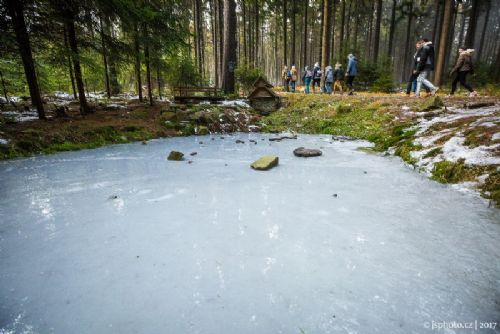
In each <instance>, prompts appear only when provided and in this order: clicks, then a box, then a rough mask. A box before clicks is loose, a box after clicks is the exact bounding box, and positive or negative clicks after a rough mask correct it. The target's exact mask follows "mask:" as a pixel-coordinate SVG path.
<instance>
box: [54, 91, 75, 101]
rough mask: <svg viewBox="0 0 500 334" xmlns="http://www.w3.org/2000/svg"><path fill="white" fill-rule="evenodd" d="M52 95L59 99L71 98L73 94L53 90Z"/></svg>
mask: <svg viewBox="0 0 500 334" xmlns="http://www.w3.org/2000/svg"><path fill="white" fill-rule="evenodd" d="M54 96H55V97H57V98H58V99H61V100H72V99H73V96H72V95H70V94H68V93H65V92H55V93H54Z"/></svg>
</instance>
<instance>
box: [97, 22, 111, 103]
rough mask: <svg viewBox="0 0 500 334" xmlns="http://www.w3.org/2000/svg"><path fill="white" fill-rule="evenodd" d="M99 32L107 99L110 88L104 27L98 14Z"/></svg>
mask: <svg viewBox="0 0 500 334" xmlns="http://www.w3.org/2000/svg"><path fill="white" fill-rule="evenodd" d="M99 28H100V29H99V33H100V35H101V48H102V61H103V63H104V82H105V83H106V94H107V95H108V99H109V98H111V89H110V88H109V75H108V60H107V59H106V43H105V42H104V27H103V24H102V19H101V17H100V16H99Z"/></svg>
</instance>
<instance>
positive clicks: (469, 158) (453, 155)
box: [443, 136, 500, 165]
mask: <svg viewBox="0 0 500 334" xmlns="http://www.w3.org/2000/svg"><path fill="white" fill-rule="evenodd" d="M464 141H465V138H464V137H459V136H456V137H452V138H451V139H450V140H448V141H447V142H446V143H445V144H444V145H443V156H444V158H445V159H446V160H449V161H457V160H459V159H465V162H466V163H468V164H475V165H492V164H500V157H498V156H493V155H492V152H491V151H492V150H494V149H496V148H499V147H500V144H495V145H491V146H478V147H474V148H468V147H465V146H464V145H463V143H464Z"/></svg>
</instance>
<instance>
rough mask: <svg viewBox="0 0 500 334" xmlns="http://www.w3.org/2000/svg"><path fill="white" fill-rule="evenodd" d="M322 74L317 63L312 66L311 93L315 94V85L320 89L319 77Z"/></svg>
mask: <svg viewBox="0 0 500 334" xmlns="http://www.w3.org/2000/svg"><path fill="white" fill-rule="evenodd" d="M322 75H323V73H322V72H321V68H320V67H319V63H316V64H314V68H313V76H312V82H313V93H316V85H317V86H318V88H320V89H321V87H320V86H321V76H322Z"/></svg>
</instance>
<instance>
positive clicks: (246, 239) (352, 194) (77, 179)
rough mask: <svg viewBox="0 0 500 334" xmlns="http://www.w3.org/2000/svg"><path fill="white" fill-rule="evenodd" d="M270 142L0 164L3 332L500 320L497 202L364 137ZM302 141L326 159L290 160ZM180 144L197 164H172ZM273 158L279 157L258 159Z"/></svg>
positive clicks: (417, 326) (193, 142) (412, 328)
mask: <svg viewBox="0 0 500 334" xmlns="http://www.w3.org/2000/svg"><path fill="white" fill-rule="evenodd" d="M212 138H213V139H214V140H211V139H212ZM268 138H269V136H266V135H260V134H237V135H233V136H228V135H225V136H224V139H221V138H220V136H212V137H210V136H203V137H184V138H171V139H162V140H153V141H150V142H148V145H141V144H140V143H133V144H127V145H115V146H108V147H103V148H100V149H96V150H86V151H80V152H68V153H60V154H56V155H51V156H38V157H35V158H29V159H19V160H13V161H5V162H1V163H0V198H1V200H0V268H1V271H0V333H120V334H122V333H214V334H218V333H301V331H303V332H304V333H383V334H388V333H401V334H408V333H436V330H434V331H432V330H431V329H430V328H426V326H429V325H430V323H431V322H432V321H433V320H434V321H449V322H451V321H456V322H466V321H467V322H468V321H474V320H478V321H497V322H498V319H500V309H499V307H498V300H499V296H500V285H499V277H500V247H499V245H500V224H498V223H499V221H500V213H499V211H498V210H496V209H488V208H487V207H486V205H485V202H484V200H483V199H481V198H479V197H477V196H474V195H472V194H470V193H467V192H466V193H463V192H458V191H456V190H454V189H453V188H452V187H448V186H444V185H441V184H438V183H435V182H433V181H430V180H428V179H426V178H425V176H423V175H421V174H419V173H417V172H415V171H414V170H412V169H410V168H408V167H407V166H406V165H405V164H404V163H402V162H401V160H399V159H398V158H393V157H382V156H378V155H371V154H367V153H363V152H361V151H357V150H356V148H357V147H358V146H367V145H368V144H367V143H365V142H359V141H352V142H350V141H349V142H339V141H334V142H330V140H329V137H326V136H304V135H299V138H298V139H297V140H283V141H281V142H269V141H268V140H267V139H268ZM236 139H240V140H244V141H245V144H236V143H235V140H236ZM250 139H254V140H256V141H257V142H258V144H257V145H255V144H253V143H251V142H249V140H250ZM261 139H265V140H261ZM200 142H203V144H200ZM299 146H304V147H308V148H321V150H322V151H323V155H322V156H321V157H317V158H309V159H304V158H297V157H295V156H294V155H293V153H292V151H293V149H295V148H296V147H299ZM171 150H179V151H182V152H184V153H185V154H186V156H187V157H188V158H186V161H181V162H175V161H167V160H166V157H167V155H168V153H169V152H170V151H171ZM190 152H197V153H198V154H197V155H196V156H189V153H190ZM269 154H273V155H278V156H279V157H280V164H279V166H278V167H276V168H274V169H272V170H270V171H267V172H260V171H255V170H252V169H251V168H250V163H251V162H252V161H254V160H256V159H257V158H259V157H261V156H263V155H269ZM188 159H191V160H192V161H193V163H191V164H189V163H188V161H187V160H188ZM365 172H366V173H365ZM334 194H337V196H336V197H335V196H333V195H334ZM441 332H444V331H441ZM494 332H495V331H493V330H489V331H488V330H482V331H478V333H494ZM497 332H498V331H497ZM447 333H465V331H463V330H456V331H453V330H450V331H448V332H447Z"/></svg>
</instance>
